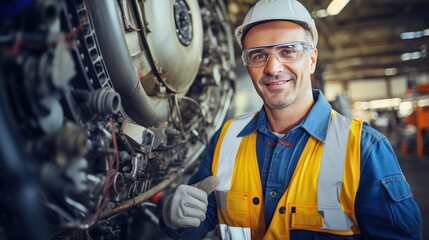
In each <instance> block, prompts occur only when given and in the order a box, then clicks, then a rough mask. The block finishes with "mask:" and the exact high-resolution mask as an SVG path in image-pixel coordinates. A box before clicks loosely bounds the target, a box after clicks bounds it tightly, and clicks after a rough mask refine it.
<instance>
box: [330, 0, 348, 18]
mask: <svg viewBox="0 0 429 240" xmlns="http://www.w3.org/2000/svg"><path fill="white" fill-rule="evenodd" d="M349 1H350V0H332V2H331V3H330V4H329V6H328V8H327V9H326V11H327V13H328V14H329V15H331V16H332V15H337V14H338V13H340V12H341V11H342V10H343V8H344V7H345V6H346V5H347V3H349Z"/></svg>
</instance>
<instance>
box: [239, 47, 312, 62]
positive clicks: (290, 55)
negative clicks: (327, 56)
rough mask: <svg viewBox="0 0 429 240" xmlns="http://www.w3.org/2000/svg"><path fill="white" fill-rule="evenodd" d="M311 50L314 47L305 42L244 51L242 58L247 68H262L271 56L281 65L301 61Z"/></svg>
mask: <svg viewBox="0 0 429 240" xmlns="http://www.w3.org/2000/svg"><path fill="white" fill-rule="evenodd" d="M310 49H312V47H311V46H309V45H308V44H307V43H305V42H288V43H280V44H276V45H271V46H264V47H257V48H249V49H246V50H244V51H243V54H242V58H243V62H244V65H246V66H249V67H262V66H265V65H266V64H267V62H268V59H269V58H270V56H271V54H274V55H275V56H276V57H277V59H278V60H279V62H281V63H291V62H295V61H298V60H300V59H301V58H302V56H303V55H304V53H306V52H307V51H308V50H310Z"/></svg>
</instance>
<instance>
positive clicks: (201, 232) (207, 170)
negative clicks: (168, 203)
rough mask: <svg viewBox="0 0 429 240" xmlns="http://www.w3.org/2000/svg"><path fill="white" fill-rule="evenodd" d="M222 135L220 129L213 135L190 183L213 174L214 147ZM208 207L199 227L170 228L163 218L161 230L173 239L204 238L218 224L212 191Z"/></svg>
mask: <svg viewBox="0 0 429 240" xmlns="http://www.w3.org/2000/svg"><path fill="white" fill-rule="evenodd" d="M219 135H220V130H218V131H217V132H216V134H215V135H214V136H213V137H212V139H211V140H210V142H209V144H208V145H207V148H206V154H205V156H204V158H203V159H202V161H201V163H200V167H199V169H198V171H197V173H196V174H195V175H194V176H192V177H191V179H189V183H188V184H190V185H191V184H194V183H197V182H199V181H202V180H204V179H205V178H206V177H208V176H211V175H212V169H211V168H212V162H213V154H214V149H215V147H216V143H217V140H218V138H219ZM208 202H209V204H208V207H207V213H206V220H204V222H202V223H201V225H200V226H199V227H196V228H187V229H179V230H177V231H176V230H173V229H170V228H168V227H167V226H166V225H165V223H164V220H163V219H162V218H161V219H160V221H159V226H160V228H161V230H162V231H163V232H164V233H165V234H166V235H167V236H169V237H170V238H173V239H179V238H183V239H202V238H204V236H206V235H207V233H208V232H209V231H211V230H213V229H214V227H215V226H216V224H217V211H216V200H215V197H214V193H211V194H210V195H209V197H208Z"/></svg>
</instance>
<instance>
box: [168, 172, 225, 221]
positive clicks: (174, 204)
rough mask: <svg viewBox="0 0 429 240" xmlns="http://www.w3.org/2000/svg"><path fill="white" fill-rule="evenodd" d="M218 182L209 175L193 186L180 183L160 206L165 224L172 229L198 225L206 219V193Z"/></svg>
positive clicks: (213, 188) (211, 190) (212, 189)
mask: <svg viewBox="0 0 429 240" xmlns="http://www.w3.org/2000/svg"><path fill="white" fill-rule="evenodd" d="M218 184H219V179H218V178H217V177H215V176H210V177H207V178H206V179H204V180H203V181H201V182H199V183H196V184H194V185H193V186H189V185H185V184H182V185H180V186H179V187H177V189H176V191H175V192H174V193H172V194H170V195H168V196H167V197H166V199H165V201H164V204H163V207H162V217H163V219H164V222H165V224H166V225H167V226H168V227H169V228H172V229H178V228H189V227H198V226H199V225H200V224H201V222H202V221H204V220H205V219H206V212H207V205H208V200H207V197H208V195H209V194H210V193H211V192H213V191H214V190H215V188H216V186H217V185H218Z"/></svg>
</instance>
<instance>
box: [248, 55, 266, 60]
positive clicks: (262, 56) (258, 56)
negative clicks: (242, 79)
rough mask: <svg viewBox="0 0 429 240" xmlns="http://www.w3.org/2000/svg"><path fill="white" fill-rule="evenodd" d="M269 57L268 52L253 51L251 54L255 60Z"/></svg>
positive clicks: (251, 57)
mask: <svg viewBox="0 0 429 240" xmlns="http://www.w3.org/2000/svg"><path fill="white" fill-rule="evenodd" d="M266 58H267V54H265V53H253V54H251V55H250V59H251V60H254V61H260V60H264V59H266Z"/></svg>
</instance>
